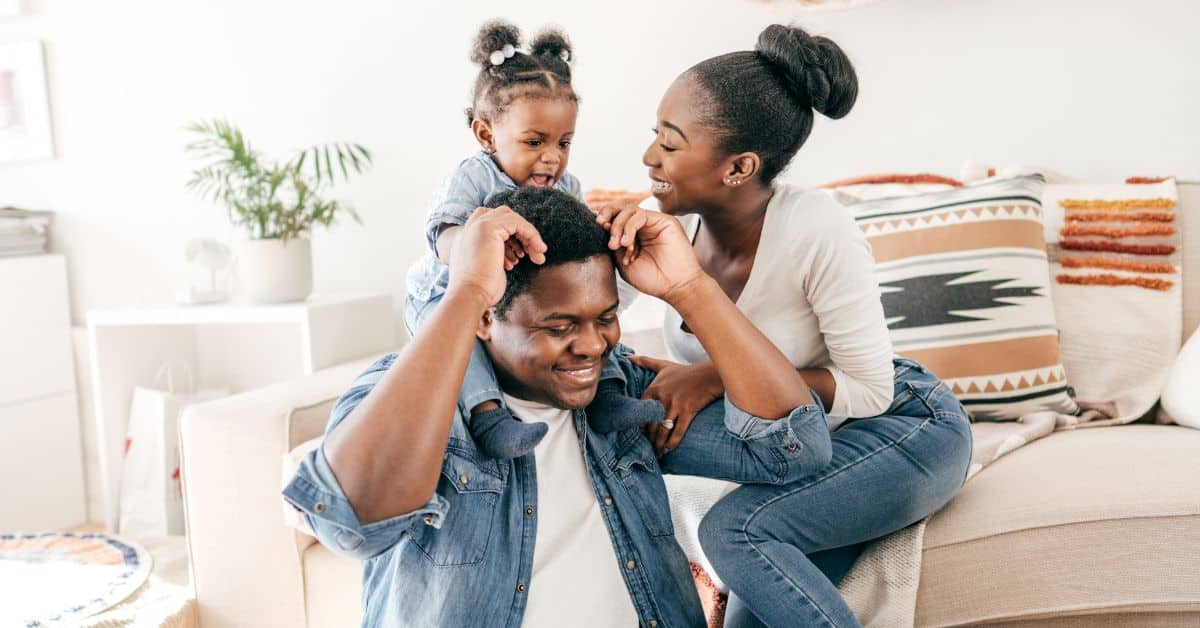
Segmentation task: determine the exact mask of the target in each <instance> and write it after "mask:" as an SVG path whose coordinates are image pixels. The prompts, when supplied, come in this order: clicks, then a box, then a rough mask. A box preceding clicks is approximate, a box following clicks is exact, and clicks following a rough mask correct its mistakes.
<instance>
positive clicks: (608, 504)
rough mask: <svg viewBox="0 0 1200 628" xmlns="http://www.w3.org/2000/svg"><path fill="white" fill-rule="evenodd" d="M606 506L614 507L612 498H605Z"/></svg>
mask: <svg viewBox="0 0 1200 628" xmlns="http://www.w3.org/2000/svg"><path fill="white" fill-rule="evenodd" d="M604 505H605V506H612V498H611V497H605V498H604Z"/></svg>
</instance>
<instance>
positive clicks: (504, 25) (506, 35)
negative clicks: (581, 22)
mask: <svg viewBox="0 0 1200 628" xmlns="http://www.w3.org/2000/svg"><path fill="white" fill-rule="evenodd" d="M506 46H508V47H510V48H507V50H506ZM520 48H521V31H520V30H519V29H518V28H517V27H516V26H513V25H512V24H510V23H508V22H505V21H502V20H492V21H490V22H488V23H486V24H484V25H483V26H482V27H481V28H480V29H479V34H478V35H476V37H475V45H474V46H473V47H472V48H471V61H472V62H473V63H477V64H479V76H477V77H476V78H475V88H474V89H473V90H472V92H471V106H470V107H468V108H467V124H468V125H469V124H471V123H472V122H474V121H475V119H476V118H479V119H481V120H486V121H489V122H491V121H494V120H496V119H497V118H498V117H500V115H502V114H503V113H504V109H505V108H506V107H508V106H509V105H510V104H512V102H513V101H514V100H517V99H519V98H531V97H533V98H565V99H567V100H570V101H572V102H578V101H579V97H578V96H576V95H575V90H574V89H573V88H572V87H571V61H573V56H572V55H573V52H572V50H571V42H569V41H567V36H566V35H565V34H564V33H563V32H562V31H560V30H556V29H546V30H543V31H542V32H540V33H538V35H537V37H534V38H533V43H532V44H531V45H530V47H529V52H527V53H526V52H522V51H521V50H520ZM497 52H499V53H500V54H499V55H496V54H495V53H497ZM505 52H509V53H510V54H508V55H505ZM493 61H501V63H500V64H499V65H496V64H495V63H493Z"/></svg>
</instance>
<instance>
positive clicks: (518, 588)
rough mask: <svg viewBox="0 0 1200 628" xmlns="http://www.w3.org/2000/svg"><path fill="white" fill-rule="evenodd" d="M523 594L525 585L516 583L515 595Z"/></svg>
mask: <svg viewBox="0 0 1200 628" xmlns="http://www.w3.org/2000/svg"><path fill="white" fill-rule="evenodd" d="M524 592H525V583H524V582H518V583H517V593H524Z"/></svg>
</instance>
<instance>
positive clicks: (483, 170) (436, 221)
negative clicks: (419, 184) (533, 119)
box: [408, 151, 624, 303]
mask: <svg viewBox="0 0 1200 628" xmlns="http://www.w3.org/2000/svg"><path fill="white" fill-rule="evenodd" d="M554 187H555V188H556V189H558V190H561V191H563V192H566V193H567V194H570V195H571V196H573V197H575V198H577V199H579V200H580V201H582V200H583V192H582V190H581V189H580V185H579V179H576V178H575V176H574V175H572V174H571V173H569V172H564V173H563V176H562V177H561V178H560V179H559V180H558V181H557V182H556V183H555V184H554ZM516 188H517V184H516V183H514V182H513V180H512V178H510V177H509V176H508V175H506V174H504V171H503V170H501V169H500V167H499V166H497V165H496V162H494V161H492V158H491V157H490V156H489V155H488V154H487V153H485V152H483V151H479V152H478V153H476V154H474V155H472V156H471V157H468V158H467V159H464V160H463V161H462V163H460V164H458V167H457V168H455V169H454V171H453V172H451V173H450V176H448V177H446V179H445V180H443V181H442V184H441V185H440V186H438V188H437V189H436V190H434V192H433V196H431V197H430V199H429V207H430V208H431V209H430V211H429V215H428V216H426V217H425V243H426V244H427V245H428V246H427V248H426V249H425V255H424V256H423V257H422V258H421V260H420V261H419V262H417V263H416V264H414V265H413V266H412V268H410V269H408V295H409V297H411V298H413V299H415V300H416V301H418V302H420V303H428V302H429V301H432V300H434V299H436V298H439V297H441V296H442V295H443V294H444V293H445V292H446V285H447V284H448V283H449V281H450V267H449V266H446V265H445V264H443V263H442V260H441V259H439V258H438V256H437V236H438V232H439V231H441V228H442V226H443V225H462V224H465V223H466V222H467V219H468V218H470V217H471V214H473V213H474V212H475V209H476V208H478V207H481V206H483V203H484V202H485V201H487V199H488V197H490V196H492V195H493V194H496V193H497V192H504V191H507V190H514V189H516ZM622 301H624V299H622Z"/></svg>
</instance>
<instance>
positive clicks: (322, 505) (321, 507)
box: [313, 502, 325, 514]
mask: <svg viewBox="0 0 1200 628" xmlns="http://www.w3.org/2000/svg"><path fill="white" fill-rule="evenodd" d="M313 510H315V511H317V514H320V513H323V512H325V502H317V504H316V505H315V506H313Z"/></svg>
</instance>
